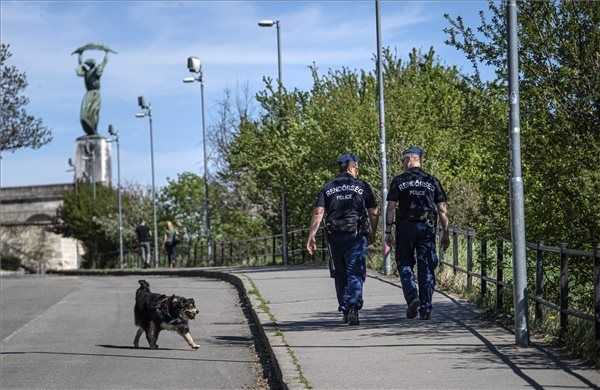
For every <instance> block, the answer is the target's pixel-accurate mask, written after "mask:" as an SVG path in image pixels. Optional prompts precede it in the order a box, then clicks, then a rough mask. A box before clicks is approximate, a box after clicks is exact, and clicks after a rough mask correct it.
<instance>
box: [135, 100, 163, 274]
mask: <svg viewBox="0 0 600 390" xmlns="http://www.w3.org/2000/svg"><path fill="white" fill-rule="evenodd" d="M138 106H140V109H141V110H142V111H141V112H138V113H137V114H135V116H136V118H144V117H148V123H149V125H150V163H151V166H152V219H153V221H154V266H155V267H158V224H157V222H156V186H155V180H154V135H153V132H152V106H151V105H150V103H147V102H146V99H144V97H143V96H138Z"/></svg>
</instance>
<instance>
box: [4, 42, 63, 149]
mask: <svg viewBox="0 0 600 390" xmlns="http://www.w3.org/2000/svg"><path fill="white" fill-rule="evenodd" d="M11 55H12V54H11V53H10V51H9V45H7V44H4V43H0V96H1V97H2V104H1V105H0V152H1V151H4V150H16V149H21V148H34V149H37V148H39V147H41V146H42V145H45V144H47V143H48V142H50V141H51V140H52V133H51V131H50V129H48V128H47V127H45V126H44V125H43V124H42V120H41V119H39V118H35V117H34V116H32V115H29V114H28V113H27V111H26V110H25V106H27V104H29V99H28V98H27V97H26V96H24V95H23V94H22V93H23V90H24V89H25V88H26V87H27V79H26V77H25V73H22V72H19V70H18V69H17V68H16V67H15V66H12V65H8V64H7V63H6V61H7V60H8V59H9V58H10V57H11Z"/></svg>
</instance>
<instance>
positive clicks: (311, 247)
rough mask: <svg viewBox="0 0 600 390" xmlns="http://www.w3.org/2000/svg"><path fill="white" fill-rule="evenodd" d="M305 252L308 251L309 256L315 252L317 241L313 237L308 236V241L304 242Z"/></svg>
mask: <svg viewBox="0 0 600 390" xmlns="http://www.w3.org/2000/svg"><path fill="white" fill-rule="evenodd" d="M306 250H307V251H308V254H309V255H311V256H312V255H314V253H315V251H316V250H317V240H316V239H315V236H313V235H309V236H308V241H307V242H306Z"/></svg>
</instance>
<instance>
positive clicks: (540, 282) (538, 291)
mask: <svg viewBox="0 0 600 390" xmlns="http://www.w3.org/2000/svg"><path fill="white" fill-rule="evenodd" d="M543 244H544V243H543V242H538V243H537V247H536V251H535V252H536V254H535V297H536V298H544V252H543V251H542V245H543ZM543 321H544V308H543V306H542V303H541V302H539V301H538V300H536V301H535V322H537V323H542V322H543Z"/></svg>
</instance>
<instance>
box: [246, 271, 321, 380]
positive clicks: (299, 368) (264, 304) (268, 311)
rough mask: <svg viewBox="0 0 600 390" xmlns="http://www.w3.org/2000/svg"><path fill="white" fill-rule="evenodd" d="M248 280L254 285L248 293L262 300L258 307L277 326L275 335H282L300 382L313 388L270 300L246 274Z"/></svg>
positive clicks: (282, 340)
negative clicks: (281, 327) (275, 314)
mask: <svg viewBox="0 0 600 390" xmlns="http://www.w3.org/2000/svg"><path fill="white" fill-rule="evenodd" d="M246 280H248V282H249V283H250V285H251V286H252V288H251V289H250V291H248V294H250V295H254V296H255V297H256V299H257V300H258V302H260V303H259V305H258V309H260V310H261V311H262V312H263V313H265V314H266V315H267V316H268V317H269V320H270V321H271V322H272V323H273V326H274V327H275V335H276V336H277V337H281V342H282V343H283V345H285V347H286V351H287V353H288V355H289V356H290V358H291V359H292V363H293V364H294V367H295V369H296V372H297V373H298V376H297V377H296V379H297V380H298V381H299V382H300V383H302V385H303V386H304V388H305V389H312V388H313V387H312V385H311V384H310V382H309V381H308V379H307V378H306V377H305V376H304V372H303V370H302V366H301V365H300V360H298V356H297V355H296V352H294V350H293V349H292V348H291V347H290V345H289V344H288V342H287V340H286V338H285V335H284V334H283V332H282V331H281V329H279V326H278V325H277V319H276V318H275V316H274V315H273V313H272V312H271V308H270V307H269V301H268V300H266V299H265V298H264V297H263V296H262V294H261V293H260V291H259V290H258V288H257V287H256V284H254V281H253V280H252V279H250V278H249V277H247V276H246Z"/></svg>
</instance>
